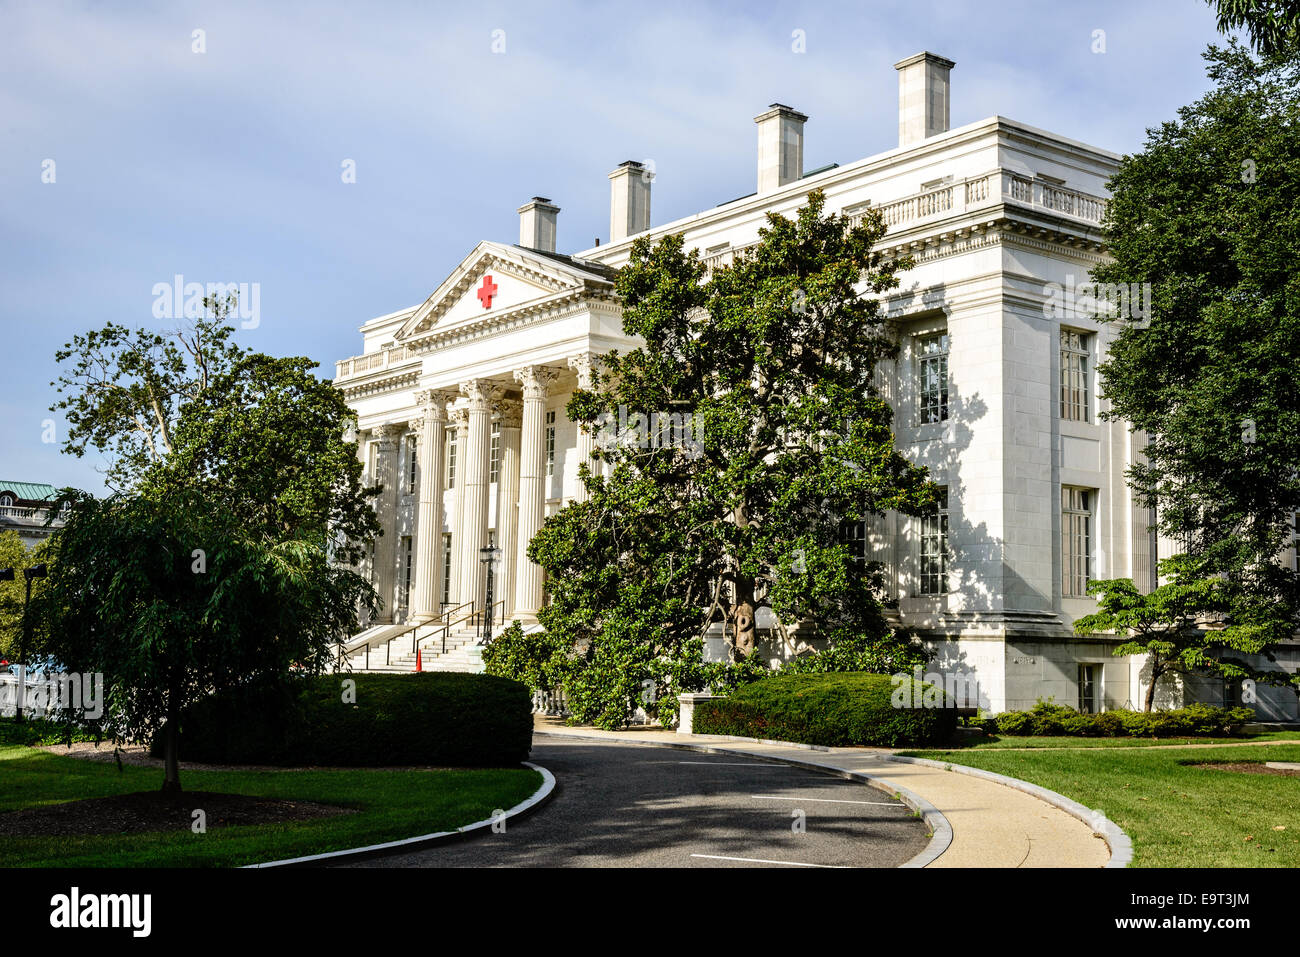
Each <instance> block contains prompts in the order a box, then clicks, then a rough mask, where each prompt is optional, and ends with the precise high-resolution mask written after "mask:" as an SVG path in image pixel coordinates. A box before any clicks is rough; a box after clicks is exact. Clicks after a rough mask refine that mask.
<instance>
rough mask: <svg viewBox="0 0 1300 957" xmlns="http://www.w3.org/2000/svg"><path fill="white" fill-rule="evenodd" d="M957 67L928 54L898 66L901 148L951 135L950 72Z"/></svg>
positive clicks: (902, 62)
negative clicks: (946, 134)
mask: <svg viewBox="0 0 1300 957" xmlns="http://www.w3.org/2000/svg"><path fill="white" fill-rule="evenodd" d="M956 65H957V64H955V63H953V62H952V60H948V59H945V58H944V57H941V56H938V55H936V54H934V53H928V52H926V53H918V54H916V55H915V56H910V57H908V58H907V59H905V60H899V61H898V62H897V63H895V64H894V69H895V70H897V71H898V145H899V146H911V145H912V144H913V143H919V142H921V141H922V140H924V139H926V138H928V137H931V136H934V135H936V134H938V133H947V132H948V103H949V95H948V86H949V84H948V71H950V70H951V69H952V68H953V67H954V66H956Z"/></svg>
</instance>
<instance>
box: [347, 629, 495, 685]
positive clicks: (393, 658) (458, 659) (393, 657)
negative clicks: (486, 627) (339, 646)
mask: <svg viewBox="0 0 1300 957" xmlns="http://www.w3.org/2000/svg"><path fill="white" fill-rule="evenodd" d="M479 636H480V632H479V631H478V629H476V628H463V629H461V630H459V631H453V632H452V633H451V634H449V635H448V636H447V651H446V654H444V653H443V650H442V648H443V644H442V633H441V632H440V631H438V630H436V629H433V634H431V635H429V636H428V637H421V638H420V640H419V648H420V659H421V660H420V665H421V669H422V670H424V671H462V672H478V671H482V670H483V656H482V649H481V648H479V647H477V642H478V640H479ZM389 644H391V645H392V647H387V646H388V645H389ZM399 646H400V647H399ZM348 663H349V664H350V666H351V670H352V671H354V672H369V673H372V674H409V673H411V672H414V671H415V652H414V651H412V650H411V640H410V636H409V635H408V636H406V637H402V638H398V639H396V640H395V641H390V642H383V643H381V644H379V645H378V646H377V647H376V646H371V648H370V666H369V667H366V656H365V653H364V651H361V652H357V653H354V654H353V655H352V656H351V657H350V658H349V659H348Z"/></svg>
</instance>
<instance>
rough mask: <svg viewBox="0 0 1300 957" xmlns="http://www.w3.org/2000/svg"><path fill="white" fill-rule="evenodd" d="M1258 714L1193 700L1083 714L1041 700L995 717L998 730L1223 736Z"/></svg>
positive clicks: (1013, 732) (1105, 735) (1078, 734)
mask: <svg viewBox="0 0 1300 957" xmlns="http://www.w3.org/2000/svg"><path fill="white" fill-rule="evenodd" d="M1254 716H1255V712H1254V711H1252V710H1251V709H1249V708H1215V707H1211V706H1210V705H1205V704H1191V705H1188V706H1187V707H1186V708H1179V709H1177V710H1174V711H1152V712H1145V711H1126V710H1123V709H1117V710H1114V711H1103V712H1101V713H1100V714H1080V713H1079V712H1077V711H1075V710H1074V709H1073V708H1067V707H1065V706H1064V705H1059V704H1052V703H1051V702H1049V701H1039V702H1038V704H1036V705H1034V707H1033V709H1032V710H1030V711H1007V712H1005V713H1003V714H1000V715H997V716H996V717H995V718H994V719H993V720H994V723H995V725H996V730H997V733H998V734H1006V735H1016V736H1022V735H1038V736H1042V735H1065V736H1074V737H1103V738H1114V737H1121V736H1124V735H1127V736H1129V737H1132V738H1176V737H1207V736H1214V737H1220V736H1224V735H1232V734H1234V733H1235V732H1236V729H1237V728H1238V727H1240V726H1241V725H1242V724H1244V723H1245V722H1247V721H1250V720H1251V719H1253V718H1254Z"/></svg>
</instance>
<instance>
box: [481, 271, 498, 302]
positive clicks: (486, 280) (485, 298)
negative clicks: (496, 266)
mask: <svg viewBox="0 0 1300 957" xmlns="http://www.w3.org/2000/svg"><path fill="white" fill-rule="evenodd" d="M497 288H498V287H497V284H496V283H494V282H493V281H492V277H491V276H484V277H483V285H481V286H479V290H478V298H479V301H480V302H482V303H483V308H484V309H491V308H492V297H493V296H495V295H496V294H497Z"/></svg>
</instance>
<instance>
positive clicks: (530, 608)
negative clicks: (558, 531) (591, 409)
mask: <svg viewBox="0 0 1300 957" xmlns="http://www.w3.org/2000/svg"><path fill="white" fill-rule="evenodd" d="M515 381H516V382H518V383H519V384H520V385H522V386H523V389H524V402H523V416H522V420H521V421H522V428H523V433H522V435H521V437H520V450H519V532H518V536H519V537H518V541H517V544H516V546H515V609H514V617H515V618H519V619H521V620H523V621H536V620H537V611H538V609H540V608H541V607H542V569H541V567H540V566H538V565H536V564H534V563H533V561H532V560H531V559H529V557H528V543H529V542H531V541H532V540H533V536H534V535H536V534H537V532H538V530H539V529H540V528H541V527H542V519H543V518H544V517H545V514H546V395H547V392H548V391H549V390H550V386H551V383H552V382H554V381H555V373H554V372H551V371H550V370H549V369H546V368H543V367H542V366H527V367H525V368H523V369H520V370H518V371H517V372H515Z"/></svg>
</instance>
